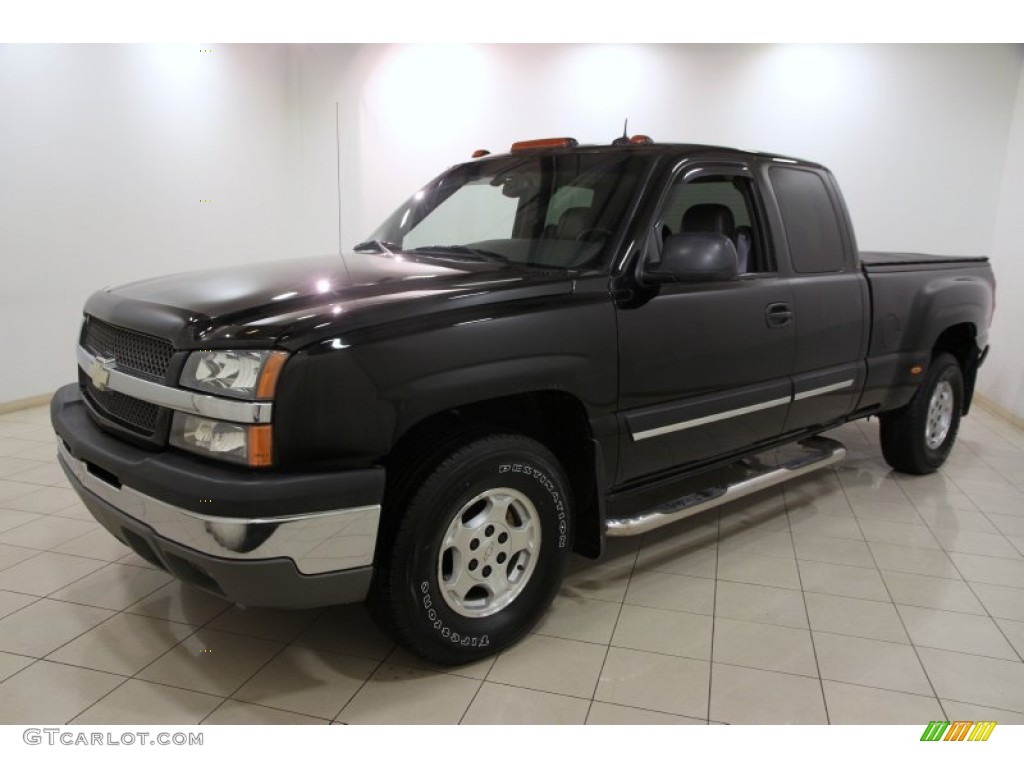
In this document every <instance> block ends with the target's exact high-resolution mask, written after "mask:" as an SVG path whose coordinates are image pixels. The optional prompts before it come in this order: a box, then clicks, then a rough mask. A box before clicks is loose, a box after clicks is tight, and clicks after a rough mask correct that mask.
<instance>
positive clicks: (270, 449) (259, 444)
mask: <svg viewBox="0 0 1024 768" xmlns="http://www.w3.org/2000/svg"><path fill="white" fill-rule="evenodd" d="M273 435H274V430H273V428H272V427H271V426H270V425H269V424H266V425H260V426H258V427H249V466H250V467H269V466H270V465H271V464H273V463H274V437H273Z"/></svg>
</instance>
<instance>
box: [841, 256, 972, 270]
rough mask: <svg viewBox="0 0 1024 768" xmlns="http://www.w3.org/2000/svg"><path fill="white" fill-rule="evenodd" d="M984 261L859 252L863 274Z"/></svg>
mask: <svg viewBox="0 0 1024 768" xmlns="http://www.w3.org/2000/svg"><path fill="white" fill-rule="evenodd" d="M986 261H988V256H938V255H936V254H932V253H889V252H887V251H861V252H860V263H861V266H862V267H863V268H864V271H865V272H877V271H901V270H904V269H907V268H912V267H929V268H932V269H949V268H953V267H959V266H963V265H964V264H970V263H984V262H986Z"/></svg>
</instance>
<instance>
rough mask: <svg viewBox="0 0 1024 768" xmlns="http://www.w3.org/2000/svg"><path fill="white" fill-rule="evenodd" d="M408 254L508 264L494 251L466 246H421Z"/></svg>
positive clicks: (503, 257)
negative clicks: (437, 255) (436, 255)
mask: <svg viewBox="0 0 1024 768" xmlns="http://www.w3.org/2000/svg"><path fill="white" fill-rule="evenodd" d="M408 252H409V253H425V254H428V255H435V254H439V255H441V256H451V257H453V258H460V257H461V258H469V259H471V260H473V261H494V262H497V263H499V264H508V256H502V255H501V254H500V253H495V252H494V251H485V250H482V249H480V248H471V247H470V246H468V245H421V246H420V247H419V248H412V249H410V250H409V251H408Z"/></svg>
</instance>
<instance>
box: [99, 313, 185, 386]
mask: <svg viewBox="0 0 1024 768" xmlns="http://www.w3.org/2000/svg"><path fill="white" fill-rule="evenodd" d="M82 346H84V347H85V348H86V349H87V350H89V351H90V352H92V353H93V354H94V355H98V356H100V357H112V358H114V361H115V362H116V364H117V368H118V369H119V370H123V371H125V372H126V373H131V374H132V375H137V376H140V377H141V378H144V379H149V380H150V381H160V382H162V381H163V380H164V377H165V376H166V375H167V366H168V365H169V364H170V362H171V356H172V355H173V354H174V348H173V347H172V346H171V345H170V343H168V342H167V341H164V340H163V339H158V338H156V337H155V336H148V335H146V334H144V333H139V332H137V331H129V330H127V329H126V328H118V327H117V326H116V325H110V324H108V323H105V322H103V321H102V320H97V319H96V318H95V317H89V318H87V320H86V323H85V330H84V332H83V333H82ZM129 399H130V398H129Z"/></svg>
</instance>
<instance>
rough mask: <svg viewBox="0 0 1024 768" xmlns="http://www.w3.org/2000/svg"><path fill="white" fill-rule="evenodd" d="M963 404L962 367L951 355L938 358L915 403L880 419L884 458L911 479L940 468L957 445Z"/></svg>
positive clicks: (914, 398) (926, 377) (930, 368)
mask: <svg viewBox="0 0 1024 768" xmlns="http://www.w3.org/2000/svg"><path fill="white" fill-rule="evenodd" d="M963 400H964V380H963V374H962V373H961V372H960V363H959V362H957V359H956V358H955V357H953V356H952V355H950V354H945V353H943V354H941V355H938V356H937V357H936V358H935V359H934V360H932V364H931V365H930V366H929V367H928V372H927V373H926V374H925V378H924V381H922V382H921V386H920V388H919V389H918V390H917V392H916V393H915V394H914V397H913V399H912V400H911V401H910V402H909V403H908V404H907V405H906V406H904V407H903V408H901V409H899V410H898V411H893V412H891V413H883V414H882V416H881V418H880V422H881V429H880V431H879V435H880V437H881V441H882V455H883V456H884V457H885V460H886V461H887V462H888V463H889V466H891V467H892V468H893V469H896V470H898V471H900V472H907V473H909V474H912V475H926V474H929V473H931V472H934V471H936V470H937V469H938V468H939V467H941V466H942V464H943V462H945V461H946V458H947V457H948V456H949V453H950V451H952V450H953V443H955V442H956V435H957V432H958V431H959V429H960V414H961V412H962V410H963Z"/></svg>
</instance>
